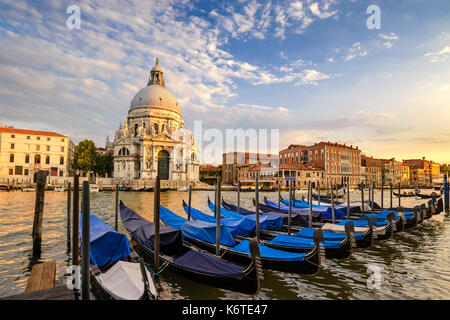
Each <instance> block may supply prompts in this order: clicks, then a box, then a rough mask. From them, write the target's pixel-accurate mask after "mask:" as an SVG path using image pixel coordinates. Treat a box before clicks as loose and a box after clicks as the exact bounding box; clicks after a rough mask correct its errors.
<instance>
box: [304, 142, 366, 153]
mask: <svg viewBox="0 0 450 320" xmlns="http://www.w3.org/2000/svg"><path fill="white" fill-rule="evenodd" d="M321 146H333V147H339V148H347V149H353V150H358V151H360V150H359V149H357V148H358V147H355V148H353V145H350V146H348V145H346V144H340V143H336V142H335V143H333V142H329V141H328V142H325V141H321V142H319V143H316V144H313V145H312V146H311V147H321Z"/></svg>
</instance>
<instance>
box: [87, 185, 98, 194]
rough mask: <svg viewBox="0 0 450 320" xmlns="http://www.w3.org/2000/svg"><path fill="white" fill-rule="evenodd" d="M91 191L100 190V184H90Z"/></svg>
mask: <svg viewBox="0 0 450 320" xmlns="http://www.w3.org/2000/svg"><path fill="white" fill-rule="evenodd" d="M89 191H90V192H98V186H97V185H96V184H91V185H90V186H89Z"/></svg>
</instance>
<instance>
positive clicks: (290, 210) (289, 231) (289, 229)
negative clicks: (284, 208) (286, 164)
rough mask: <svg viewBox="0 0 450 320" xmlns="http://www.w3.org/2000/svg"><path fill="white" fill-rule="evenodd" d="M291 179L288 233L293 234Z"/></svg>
mask: <svg viewBox="0 0 450 320" xmlns="http://www.w3.org/2000/svg"><path fill="white" fill-rule="evenodd" d="M288 181H289V211H288V213H289V215H288V235H291V216H292V180H288Z"/></svg>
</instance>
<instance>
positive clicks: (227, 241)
mask: <svg viewBox="0 0 450 320" xmlns="http://www.w3.org/2000/svg"><path fill="white" fill-rule="evenodd" d="M160 218H161V220H162V221H164V223H165V224H167V225H169V226H170V227H172V228H177V229H180V230H181V231H182V232H183V236H184V237H186V238H191V239H197V240H201V241H205V242H208V243H216V224H215V223H212V222H206V221H202V220H194V221H189V220H187V219H185V218H183V217H180V216H179V215H177V214H175V213H173V212H172V211H170V210H169V209H167V208H165V207H163V206H161V209H160ZM220 244H223V245H225V246H234V245H235V244H236V243H235V242H234V239H233V236H232V235H231V233H230V231H229V230H228V228H227V227H226V226H225V225H224V224H222V223H221V224H220Z"/></svg>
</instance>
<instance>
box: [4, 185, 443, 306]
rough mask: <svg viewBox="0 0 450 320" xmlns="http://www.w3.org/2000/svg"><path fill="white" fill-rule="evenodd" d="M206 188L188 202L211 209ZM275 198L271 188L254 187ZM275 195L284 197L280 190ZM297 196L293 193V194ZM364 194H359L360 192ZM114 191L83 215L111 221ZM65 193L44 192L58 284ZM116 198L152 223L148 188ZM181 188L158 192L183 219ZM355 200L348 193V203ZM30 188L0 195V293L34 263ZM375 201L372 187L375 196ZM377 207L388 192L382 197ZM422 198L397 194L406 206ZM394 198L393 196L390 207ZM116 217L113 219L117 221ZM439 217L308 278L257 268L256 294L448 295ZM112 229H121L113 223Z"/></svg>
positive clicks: (169, 285)
mask: <svg viewBox="0 0 450 320" xmlns="http://www.w3.org/2000/svg"><path fill="white" fill-rule="evenodd" d="M222 195H223V197H224V199H225V201H229V202H231V203H235V202H236V193H234V192H222ZM208 196H209V197H210V198H211V199H213V192H212V191H196V192H193V194H192V206H193V207H196V208H199V209H201V210H203V211H204V212H207V213H211V212H210V210H209V208H208V206H207V201H206V200H207V197H208ZM253 196H254V194H253V193H241V205H242V207H245V208H248V209H252V208H253V207H252V205H251V201H252V198H253ZM264 196H267V197H268V198H269V199H271V200H273V201H275V200H276V197H277V193H276V192H275V193H264V192H260V197H261V198H260V199H263V197H264ZM283 196H285V197H286V196H287V195H286V194H283ZM297 197H300V194H299V195H298V196H297ZM366 197H367V196H366ZM114 198H115V196H114V193H113V192H99V193H91V212H92V213H94V214H96V215H98V216H100V217H101V218H102V219H104V220H105V221H106V222H108V223H109V224H111V225H113V224H114V210H115V208H114ZM66 199H67V193H60V192H46V194H45V206H44V222H43V239H42V257H41V261H46V260H56V262H57V281H58V283H59V284H62V283H64V282H65V277H64V273H65V272H66V267H67V266H68V265H69V264H70V253H69V252H68V251H67V238H66V230H67V229H66V202H67V200H66ZM120 199H121V200H122V201H123V202H124V203H125V204H126V205H127V206H129V207H130V208H132V209H133V210H135V211H136V212H138V213H139V214H141V215H142V216H143V217H145V218H147V219H149V220H153V193H133V192H121V194H120ZM183 199H184V200H185V201H187V199H188V193H187V192H175V191H170V192H163V193H161V204H162V205H163V206H165V207H168V208H169V209H171V210H173V211H174V212H176V213H178V214H180V215H183V216H186V215H185V214H184V211H183V209H182V205H181V201H182V200H183ZM359 199H360V195H359V194H352V201H353V200H354V201H357V200H359ZM34 201H35V193H32V192H21V191H14V192H9V193H6V192H0V297H1V296H8V295H12V294H16V293H21V292H23V291H24V290H25V287H26V281H27V279H28V277H29V274H30V271H31V268H32V266H33V264H34V263H35V262H36V261H32V260H31V250H32V239H31V232H32V226H33V213H34ZM375 201H377V202H380V192H379V191H377V192H376V194H375ZM384 201H385V204H387V203H388V202H389V192H388V191H386V192H385V194H384ZM424 201H425V200H421V199H416V198H403V199H402V205H403V206H405V207H407V206H413V205H416V204H420V203H422V202H424ZM397 203H398V201H397V199H396V198H394V205H396V204H397ZM119 221H120V219H119ZM449 230H450V229H449V221H448V220H447V219H446V218H445V217H444V215H443V214H441V215H439V216H435V217H433V218H432V219H430V220H426V221H424V222H423V223H422V224H421V225H419V226H418V227H417V228H414V229H409V230H407V231H406V232H401V233H398V234H395V236H394V238H391V239H388V240H384V241H377V242H376V243H375V244H374V245H373V246H372V247H371V248H368V249H356V250H354V252H353V254H352V256H351V257H349V258H347V259H343V260H327V261H326V264H325V266H324V269H323V270H321V272H320V273H319V274H318V275H316V276H305V275H299V274H294V273H284V272H276V271H268V270H266V271H265V280H264V281H263V283H262V290H261V293H260V294H259V296H258V298H259V299H448V296H449V291H450V261H449V256H450V231H449ZM119 231H121V232H123V233H125V234H127V233H126V230H124V228H123V226H122V225H121V224H120V223H119ZM369 264H371V265H376V266H379V267H381V268H382V269H381V270H382V272H381V274H382V282H381V288H380V289H379V290H377V289H373V290H370V289H368V287H367V279H368V277H369V276H370V274H369V273H368V265H369ZM157 283H158V286H159V288H160V291H161V298H163V299H241V298H242V299H247V298H248V296H246V295H243V294H238V293H234V292H231V291H226V290H222V289H217V288H214V287H212V286H207V285H203V284H199V283H197V282H194V281H191V280H189V279H187V278H184V277H182V276H180V275H178V274H176V273H174V272H172V271H171V270H169V269H165V270H164V271H163V273H162V275H161V276H160V277H157Z"/></svg>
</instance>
